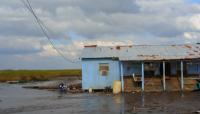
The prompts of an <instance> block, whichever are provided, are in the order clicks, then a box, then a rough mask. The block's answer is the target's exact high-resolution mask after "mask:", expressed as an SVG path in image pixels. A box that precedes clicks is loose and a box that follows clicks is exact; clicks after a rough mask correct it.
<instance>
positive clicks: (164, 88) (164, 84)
mask: <svg viewBox="0 0 200 114" xmlns="http://www.w3.org/2000/svg"><path fill="white" fill-rule="evenodd" d="M163 90H164V91H165V90H166V83H165V61H163Z"/></svg>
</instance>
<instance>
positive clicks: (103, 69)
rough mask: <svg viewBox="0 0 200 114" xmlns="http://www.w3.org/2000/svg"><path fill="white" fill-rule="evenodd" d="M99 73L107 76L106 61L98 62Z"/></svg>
mask: <svg viewBox="0 0 200 114" xmlns="http://www.w3.org/2000/svg"><path fill="white" fill-rule="evenodd" d="M99 73H100V75H101V76H108V73H109V64H108V63H100V64H99Z"/></svg>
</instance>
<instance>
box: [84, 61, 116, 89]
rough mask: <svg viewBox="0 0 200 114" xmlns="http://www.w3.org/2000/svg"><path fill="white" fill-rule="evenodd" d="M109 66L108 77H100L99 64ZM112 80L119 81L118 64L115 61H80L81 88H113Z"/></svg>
mask: <svg viewBox="0 0 200 114" xmlns="http://www.w3.org/2000/svg"><path fill="white" fill-rule="evenodd" d="M100 63H108V64H109V74H108V76H101V74H100V72H99V64H100ZM114 80H120V64H119V61H117V60H112V59H110V60H108V59H86V60H82V88H83V89H89V88H92V89H104V88H105V87H107V86H111V87H112V86H113V82H114Z"/></svg>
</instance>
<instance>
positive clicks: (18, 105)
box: [0, 84, 200, 114]
mask: <svg viewBox="0 0 200 114" xmlns="http://www.w3.org/2000/svg"><path fill="white" fill-rule="evenodd" d="M22 86H23V85H8V84H0V114H80V113H81V114H150V113H151V114H192V113H193V112H195V111H197V110H200V93H198V92H196V93H194V92H188V93H183V94H181V93H179V92H171V93H144V94H141V93H136V94H122V95H112V94H104V93H94V94H88V93H81V94H63V93H59V92H57V91H47V90H33V89H24V88H22Z"/></svg>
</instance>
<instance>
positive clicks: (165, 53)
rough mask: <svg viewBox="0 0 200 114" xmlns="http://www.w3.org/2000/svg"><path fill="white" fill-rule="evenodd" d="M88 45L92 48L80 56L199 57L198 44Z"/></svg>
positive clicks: (133, 57)
mask: <svg viewBox="0 0 200 114" xmlns="http://www.w3.org/2000/svg"><path fill="white" fill-rule="evenodd" d="M95 46H96V45H95ZM87 47H88V46H87ZM89 47H92V48H85V49H84V50H83V53H82V58H113V57H114V58H118V59H119V60H121V61H127V60H133V61H146V60H152V61H156V60H183V59H187V60H190V59H200V45H199V44H186V45H127V46H96V47H95V50H94V49H93V47H94V46H89Z"/></svg>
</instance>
